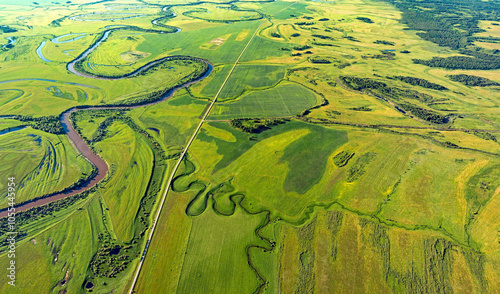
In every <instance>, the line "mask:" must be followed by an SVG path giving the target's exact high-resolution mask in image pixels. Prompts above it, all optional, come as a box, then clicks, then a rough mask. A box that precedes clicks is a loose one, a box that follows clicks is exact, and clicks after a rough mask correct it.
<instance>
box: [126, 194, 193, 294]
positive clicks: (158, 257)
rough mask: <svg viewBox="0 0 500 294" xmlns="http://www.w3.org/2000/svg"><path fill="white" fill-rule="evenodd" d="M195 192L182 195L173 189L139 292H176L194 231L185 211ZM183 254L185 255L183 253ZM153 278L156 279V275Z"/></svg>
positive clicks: (161, 218) (149, 255)
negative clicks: (192, 231) (190, 237)
mask: <svg viewBox="0 0 500 294" xmlns="http://www.w3.org/2000/svg"><path fill="white" fill-rule="evenodd" d="M191 194H194V193H184V194H178V193H175V192H173V191H169V194H168V197H167V202H166V203H165V206H164V207H163V210H162V214H161V217H160V219H159V222H158V227H157V232H156V233H155V238H153V240H152V241H151V244H150V245H149V249H148V256H147V258H146V259H145V261H144V265H143V268H142V270H141V274H140V275H139V279H138V282H137V286H136V287H137V288H136V289H137V291H138V292H146V291H148V290H151V289H157V290H158V291H164V292H169V293H175V292H176V290H177V287H178V283H179V277H180V275H181V270H182V267H183V266H182V265H183V263H184V257H185V254H184V252H186V246H187V243H188V239H189V235H190V232H191V226H192V218H190V217H188V216H186V214H185V210H186V206H187V205H188V203H189V200H190V198H191V197H192V196H194V195H191ZM179 253H182V254H179ZM152 277H153V278H152Z"/></svg>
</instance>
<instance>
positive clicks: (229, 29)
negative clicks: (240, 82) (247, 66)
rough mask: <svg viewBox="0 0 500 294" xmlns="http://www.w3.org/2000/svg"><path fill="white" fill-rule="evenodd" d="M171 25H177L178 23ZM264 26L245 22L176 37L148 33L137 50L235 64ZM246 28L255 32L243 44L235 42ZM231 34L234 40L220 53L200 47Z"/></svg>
mask: <svg viewBox="0 0 500 294" xmlns="http://www.w3.org/2000/svg"><path fill="white" fill-rule="evenodd" d="M169 24H170V25H174V24H175V23H169ZM260 24H261V21H259V20H257V21H243V22H237V23H234V24H224V25H218V26H215V27H214V26H210V25H208V26H203V27H202V28H199V29H197V30H187V31H181V32H179V33H175V34H161V35H160V34H147V35H144V38H145V41H144V42H142V43H141V44H140V45H138V46H137V48H136V50H138V51H143V52H150V53H151V54H152V55H156V54H160V53H164V52H170V53H169V55H188V56H195V57H201V58H205V59H207V60H209V61H210V62H212V63H232V62H234V61H236V59H237V58H238V56H239V54H240V53H241V51H242V50H243V48H244V47H245V45H246V44H247V42H248V40H249V39H250V38H251V36H252V34H253V32H254V31H255V30H256V29H257V27H258V26H259V25H260ZM181 28H182V26H181ZM243 29H249V30H250V31H251V32H252V33H250V34H249V35H248V36H247V37H246V38H245V39H244V40H242V41H235V39H236V37H237V35H238V33H239V32H240V31H241V30H243ZM228 34H231V37H229V38H228V39H227V40H226V41H225V42H224V44H222V45H220V46H219V48H217V50H206V49H203V50H200V46H202V45H203V44H206V43H208V42H210V41H212V40H213V39H216V38H219V37H221V36H225V35H228ZM252 43H253V42H252ZM249 50H250V48H249Z"/></svg>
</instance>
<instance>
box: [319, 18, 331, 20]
mask: <svg viewBox="0 0 500 294" xmlns="http://www.w3.org/2000/svg"><path fill="white" fill-rule="evenodd" d="M318 20H319V21H329V20H330V19H329V18H320V19H318Z"/></svg>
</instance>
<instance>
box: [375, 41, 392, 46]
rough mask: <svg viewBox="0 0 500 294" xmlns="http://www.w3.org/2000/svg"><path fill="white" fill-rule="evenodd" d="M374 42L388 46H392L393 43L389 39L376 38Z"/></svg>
mask: <svg viewBox="0 0 500 294" xmlns="http://www.w3.org/2000/svg"><path fill="white" fill-rule="evenodd" d="M373 43H374V44H381V45H389V46H394V45H395V43H394V42H391V41H386V40H377V41H375V42H373Z"/></svg>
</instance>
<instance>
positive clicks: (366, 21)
mask: <svg viewBox="0 0 500 294" xmlns="http://www.w3.org/2000/svg"><path fill="white" fill-rule="evenodd" d="M356 19H357V20H360V21H362V22H365V23H373V20H371V18H368V17H363V16H358V17H356Z"/></svg>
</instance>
